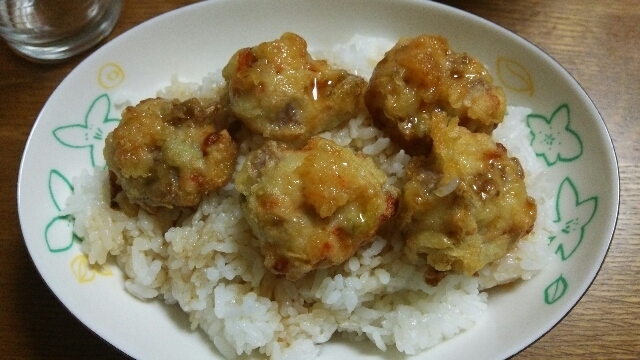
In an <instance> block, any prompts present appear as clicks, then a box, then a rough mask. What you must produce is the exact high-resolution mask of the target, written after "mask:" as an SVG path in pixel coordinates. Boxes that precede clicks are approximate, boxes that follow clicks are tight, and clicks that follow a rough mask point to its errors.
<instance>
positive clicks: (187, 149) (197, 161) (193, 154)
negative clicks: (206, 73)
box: [104, 98, 238, 212]
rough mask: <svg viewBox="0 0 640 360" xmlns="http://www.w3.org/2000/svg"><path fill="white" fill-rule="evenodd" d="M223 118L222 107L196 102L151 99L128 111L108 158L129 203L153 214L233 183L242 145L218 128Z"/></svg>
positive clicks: (195, 200) (192, 202)
mask: <svg viewBox="0 0 640 360" xmlns="http://www.w3.org/2000/svg"><path fill="white" fill-rule="evenodd" d="M225 116H226V110H225V106H224V104H214V105H212V106H209V107H204V106H203V105H202V104H201V103H200V101H199V100H197V99H189V100H186V101H184V102H180V101H179V100H173V101H172V100H167V99H161V98H156V99H147V100H143V101H141V102H140V103H139V104H138V105H136V106H129V107H127V108H125V110H124V111H123V112H122V120H121V121H120V124H119V125H118V127H117V128H116V129H115V130H114V131H113V132H112V133H110V134H109V135H108V136H107V138H106V143H105V148H104V157H105V160H106V162H107V166H108V167H109V170H110V171H111V172H113V173H114V174H115V175H116V182H117V184H118V185H119V186H120V187H122V190H123V191H124V193H125V194H126V197H127V199H128V200H129V201H130V202H131V203H134V204H137V205H139V206H141V207H142V208H143V209H145V210H147V211H149V212H155V209H156V208H157V207H166V208H172V207H176V206H178V207H189V206H195V205H197V204H198V203H199V202H200V200H201V199H202V197H203V196H204V195H205V194H207V193H209V192H211V191H214V190H216V189H218V188H220V187H222V186H224V185H225V184H226V183H227V182H229V180H230V179H231V176H232V174H233V171H234V170H235V163H236V156H237V152H238V146H237V144H235V143H234V141H233V140H232V139H231V136H230V135H229V133H228V132H227V131H226V130H222V131H217V130H216V128H215V125H214V124H215V123H216V122H218V121H220V120H221V119H220V118H221V117H225Z"/></svg>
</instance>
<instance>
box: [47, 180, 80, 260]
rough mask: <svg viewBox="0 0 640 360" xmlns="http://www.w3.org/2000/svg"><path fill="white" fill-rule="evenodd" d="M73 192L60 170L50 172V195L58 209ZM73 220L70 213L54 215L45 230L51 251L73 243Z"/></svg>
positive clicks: (64, 247)
mask: <svg viewBox="0 0 640 360" xmlns="http://www.w3.org/2000/svg"><path fill="white" fill-rule="evenodd" d="M72 193H73V186H72V185H71V182H69V180H67V178H66V177H65V176H64V175H62V173H60V172H59V171H58V170H55V169H54V170H51V171H50V172H49V196H51V200H52V201H53V205H54V206H55V207H56V209H57V210H58V211H61V210H62V208H63V207H64V202H65V199H66V198H68V197H69V196H70V195H71V194H72ZM75 238H77V236H76V235H75V234H74V233H73V221H72V219H71V217H70V216H68V215H58V216H56V217H54V218H53V219H52V220H51V221H49V223H48V224H47V226H46V227H45V230H44V239H45V242H46V243H47V248H49V251H50V252H53V253H56V252H63V251H65V250H68V249H69V248H71V246H72V245H73V239H75Z"/></svg>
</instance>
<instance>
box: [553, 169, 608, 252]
mask: <svg viewBox="0 0 640 360" xmlns="http://www.w3.org/2000/svg"><path fill="white" fill-rule="evenodd" d="M597 209H598V197H597V196H593V197H590V198H588V199H586V200H580V195H579V194H578V190H577V188H576V186H575V184H574V183H573V181H571V179H570V178H568V177H567V178H565V179H564V180H563V181H562V183H561V184H560V189H559V190H558V195H557V197H556V219H555V220H554V222H556V223H559V224H561V225H562V228H561V229H560V231H559V232H558V233H557V234H556V235H553V236H551V237H550V239H549V240H550V244H552V245H553V244H557V247H556V251H555V253H556V254H558V255H560V257H561V258H562V260H563V261H564V260H567V259H568V258H569V257H571V255H573V253H574V252H575V251H576V249H577V248H578V247H579V246H580V243H582V239H583V238H584V234H585V229H586V227H587V225H589V223H590V222H591V220H592V219H593V217H594V215H595V213H596V210H597Z"/></svg>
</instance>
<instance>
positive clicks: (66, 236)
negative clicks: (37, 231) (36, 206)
mask: <svg viewBox="0 0 640 360" xmlns="http://www.w3.org/2000/svg"><path fill="white" fill-rule="evenodd" d="M44 238H45V241H46V243H47V247H48V248H49V251H51V252H53V253H56V252H63V251H65V250H68V249H69V248H71V246H72V245H73V239H74V238H76V236H75V235H74V234H73V219H72V218H71V217H70V216H56V217H55V218H53V220H51V221H50V222H49V223H48V224H47V227H46V228H45V232H44Z"/></svg>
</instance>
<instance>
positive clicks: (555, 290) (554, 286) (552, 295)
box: [544, 274, 569, 305]
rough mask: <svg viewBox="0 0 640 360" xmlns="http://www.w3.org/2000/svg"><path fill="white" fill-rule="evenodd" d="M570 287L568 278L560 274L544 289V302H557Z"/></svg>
mask: <svg viewBox="0 0 640 360" xmlns="http://www.w3.org/2000/svg"><path fill="white" fill-rule="evenodd" d="M568 288H569V283H568V282H567V279H565V278H564V276H562V274H560V276H559V277H558V278H557V279H556V280H555V281H554V282H552V283H551V284H549V286H547V288H546V289H544V302H545V303H547V304H549V305H551V304H553V303H555V302H556V301H558V300H560V299H561V298H562V297H563V296H564V294H565V293H566V292H567V289H568Z"/></svg>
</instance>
